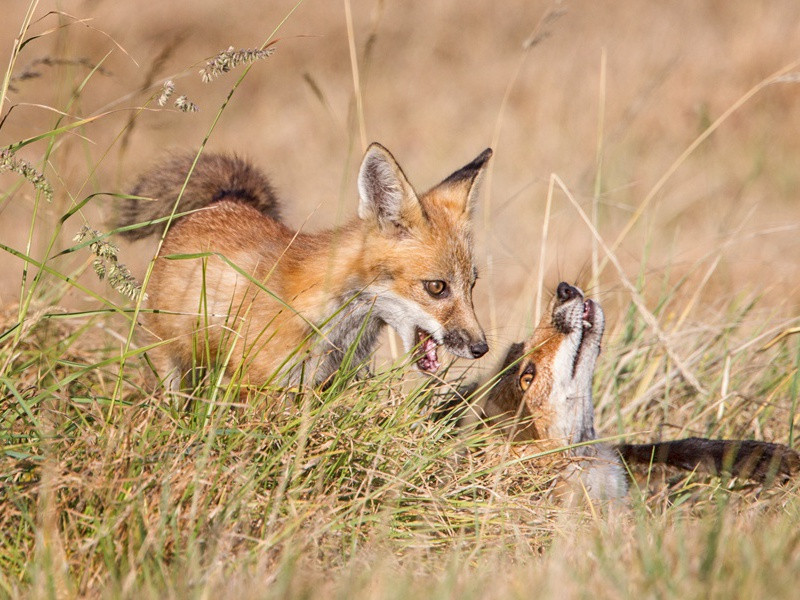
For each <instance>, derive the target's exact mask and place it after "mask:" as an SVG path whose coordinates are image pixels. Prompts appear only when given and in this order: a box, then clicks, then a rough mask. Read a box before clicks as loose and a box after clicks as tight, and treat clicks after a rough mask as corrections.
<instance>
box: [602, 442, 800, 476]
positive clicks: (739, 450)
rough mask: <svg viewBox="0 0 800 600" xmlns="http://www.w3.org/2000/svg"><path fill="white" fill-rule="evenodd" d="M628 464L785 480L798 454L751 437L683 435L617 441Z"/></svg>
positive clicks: (797, 464)
mask: <svg viewBox="0 0 800 600" xmlns="http://www.w3.org/2000/svg"><path fill="white" fill-rule="evenodd" d="M617 452H619V454H620V456H621V457H622V458H623V460H625V462H626V463H628V464H637V463H638V464H645V465H650V464H665V465H669V466H672V467H677V468H679V469H687V470H692V469H695V468H698V467H700V468H703V469H705V470H708V471H711V472H712V473H717V474H718V473H728V474H730V475H734V476H736V477H743V478H747V479H752V480H755V481H773V480H777V481H786V480H788V479H789V478H791V477H792V476H793V475H794V474H795V473H796V472H797V471H798V469H800V454H798V453H797V452H795V451H794V450H792V449H791V448H789V447H788V446H784V445H783V444H771V443H769V442H759V441H755V440H709V439H705V438H694V437H693V438H686V439H683V440H673V441H669V442H659V443H654V444H620V445H619V446H617Z"/></svg>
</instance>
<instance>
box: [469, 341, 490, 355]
mask: <svg viewBox="0 0 800 600" xmlns="http://www.w3.org/2000/svg"><path fill="white" fill-rule="evenodd" d="M469 351H470V352H471V353H472V356H473V358H480V357H481V356H483V355H484V354H486V353H487V352H488V351H489V344H487V343H486V342H478V343H476V344H470V346H469Z"/></svg>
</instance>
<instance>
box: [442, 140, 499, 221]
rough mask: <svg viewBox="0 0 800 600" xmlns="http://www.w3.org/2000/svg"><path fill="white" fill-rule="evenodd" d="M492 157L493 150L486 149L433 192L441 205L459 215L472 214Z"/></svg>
mask: <svg viewBox="0 0 800 600" xmlns="http://www.w3.org/2000/svg"><path fill="white" fill-rule="evenodd" d="M491 157H492V149H491V148H486V150H484V151H483V152H481V153H480V154H479V155H478V156H477V157H476V158H475V159H474V160H473V161H472V162H470V163H469V164H466V165H464V166H463V167H461V168H460V169H459V170H458V171H456V172H455V173H453V174H452V175H450V176H449V177H448V178H447V179H445V180H444V181H442V182H441V183H440V184H439V185H437V186H436V187H435V188H434V189H433V190H431V192H435V193H436V196H437V197H438V198H439V202H440V203H444V204H446V205H447V206H448V207H449V208H450V209H452V210H454V211H456V212H457V213H459V214H461V213H465V212H466V213H470V214H471V213H472V211H473V209H474V207H475V201H476V199H477V197H478V192H479V191H480V182H481V179H482V176H483V173H484V171H485V170H486V164H487V163H488V162H489V159H490V158H491Z"/></svg>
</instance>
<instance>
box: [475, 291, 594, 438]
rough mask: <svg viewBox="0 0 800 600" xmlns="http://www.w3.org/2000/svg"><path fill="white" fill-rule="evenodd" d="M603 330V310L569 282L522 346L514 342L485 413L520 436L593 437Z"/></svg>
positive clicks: (557, 292)
mask: <svg viewBox="0 0 800 600" xmlns="http://www.w3.org/2000/svg"><path fill="white" fill-rule="evenodd" d="M604 328H605V316H604V315H603V309H602V308H600V305H599V304H598V303H597V302H595V301H594V300H586V299H584V295H583V292H582V291H581V290H580V289H579V288H577V287H574V286H571V285H569V284H567V283H564V282H562V283H560V284H559V285H558V288H557V289H556V294H555V296H554V297H553V300H552V302H551V305H550V307H549V309H548V312H547V313H546V314H545V315H544V316H543V317H542V319H541V321H540V322H539V325H538V326H537V327H536V330H535V331H534V332H533V334H532V335H531V337H530V338H529V339H528V340H527V341H526V342H525V343H524V344H515V345H514V346H512V349H511V350H510V352H509V354H508V356H507V357H506V360H505V363H504V365H505V374H504V375H503V376H502V378H501V380H500V381H499V382H498V385H497V386H496V388H495V390H496V391H493V393H492V394H490V396H489V400H488V402H487V405H486V407H485V412H486V416H488V417H490V418H492V419H496V420H501V421H506V423H508V421H509V419H511V418H512V417H515V418H518V419H521V421H522V423H520V424H519V425H518V426H517V427H513V428H509V427H508V426H507V428H509V429H512V430H513V431H514V432H515V437H517V438H519V439H551V440H558V441H559V442H561V443H577V442H581V441H586V440H589V439H594V438H595V437H596V435H595V431H594V407H593V405H592V379H593V375H594V368H595V364H596V362H597V356H598V355H599V354H600V343H601V340H602V337H603V330H604Z"/></svg>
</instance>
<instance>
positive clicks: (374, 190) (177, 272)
mask: <svg viewBox="0 0 800 600" xmlns="http://www.w3.org/2000/svg"><path fill="white" fill-rule="evenodd" d="M491 155H492V151H491V149H486V150H484V151H483V152H482V153H481V154H480V155H479V156H478V157H477V158H476V159H475V160H473V161H472V162H470V163H469V164H467V165H466V166H464V167H462V168H461V169H459V170H457V171H455V172H454V173H453V174H451V175H450V176H449V177H447V178H446V179H444V181H442V182H441V183H439V184H438V185H436V186H435V187H433V188H432V189H431V190H429V191H427V192H426V193H424V194H417V193H416V192H415V191H414V188H413V187H412V186H411V184H410V183H409V182H408V179H407V178H406V176H405V174H404V173H403V171H402V169H401V168H400V166H399V165H398V164H397V162H396V161H395V159H394V158H393V157H392V155H391V154H390V153H389V151H388V150H386V149H385V148H384V147H382V146H381V145H379V144H372V145H371V146H370V147H369V149H368V150H367V152H366V154H365V156H364V159H363V161H362V164H361V167H360V171H359V174H358V192H359V197H360V199H359V205H358V218H357V219H354V220H353V221H352V222H350V223H348V224H346V225H344V226H343V227H340V228H338V229H334V230H329V231H323V232H321V233H316V234H307V233H302V232H296V231H292V230H291V229H290V228H289V227H287V226H286V225H285V224H284V223H283V222H281V220H280V218H279V213H278V203H277V200H276V198H275V194H274V193H273V191H272V188H271V187H270V185H269V183H268V181H267V179H266V178H265V176H264V175H263V174H261V173H260V172H259V171H257V170H256V169H255V168H253V167H252V166H251V165H249V164H248V163H246V162H244V161H242V160H240V159H238V158H235V157H232V156H225V155H216V154H203V155H201V157H200V158H199V160H198V162H197V163H196V165H195V168H194V170H193V172H192V174H191V176H190V177H189V178H188V182H187V183H186V186H185V190H183V194H182V196H181V199H180V202H179V203H178V204H177V206H176V201H177V199H178V197H179V195H180V194H181V190H182V189H183V187H184V182H185V181H186V180H187V176H188V174H189V171H190V168H191V166H192V163H193V160H194V156H183V157H179V158H175V159H172V160H170V161H168V162H167V163H166V164H163V165H161V166H159V167H158V168H156V169H155V170H153V171H151V172H149V173H146V174H145V175H143V176H142V177H141V178H140V180H139V183H138V184H137V186H136V187H135V188H134V190H133V195H135V196H138V197H145V198H148V197H149V198H153V199H154V200H146V199H129V200H126V201H125V204H124V206H123V208H122V211H121V214H120V215H119V217H118V225H119V226H127V225H133V224H137V223H148V224H147V225H144V226H141V227H138V228H135V229H129V230H128V231H127V232H126V235H128V236H129V237H131V238H134V239H135V238H140V237H145V236H147V235H152V234H156V233H161V232H163V228H164V225H163V218H164V217H167V216H169V215H170V214H172V213H173V212H180V213H186V212H189V214H187V215H185V216H182V217H181V218H179V219H177V220H176V221H175V223H174V224H173V225H172V226H171V227H170V228H169V229H168V231H167V233H166V237H165V239H164V242H163V245H162V248H161V250H160V253H159V256H158V258H157V259H156V261H155V264H154V267H153V271H152V275H151V278H150V281H149V283H148V285H147V290H146V292H147V294H148V296H149V298H148V300H147V301H146V309H147V310H145V311H144V312H143V316H142V318H143V321H144V325H145V327H146V329H147V330H149V332H150V333H151V334H152V335H153V336H155V339H156V340H160V341H162V342H163V343H162V344H159V345H157V346H156V347H155V348H154V349H153V351H152V358H153V362H154V364H155V366H156V368H157V370H158V371H159V372H160V373H161V375H162V376H163V377H165V381H166V383H167V386H168V387H169V388H171V389H173V390H174V389H177V388H178V387H179V386H180V384H181V381H182V377H183V376H185V374H186V373H187V372H188V371H189V370H190V369H192V368H193V367H194V366H196V365H200V364H203V365H209V364H214V361H220V362H224V364H225V370H226V374H227V375H228V376H233V375H234V374H237V375H238V377H239V378H240V381H242V382H243V383H245V384H252V385H263V384H264V383H267V382H276V383H280V384H283V385H296V384H298V383H300V382H305V383H311V384H314V385H316V384H321V383H324V382H325V381H326V380H328V379H329V378H330V377H331V375H332V374H333V373H334V372H335V371H336V370H337V369H338V368H339V366H340V365H341V363H342V361H343V360H344V359H345V357H346V356H348V357H349V358H350V362H351V364H353V365H355V366H358V365H361V364H362V363H363V362H364V361H365V360H366V359H367V357H368V356H369V354H370V353H371V352H372V350H373V348H374V346H375V345H376V342H377V338H378V334H379V332H380V331H381V330H382V328H383V326H384V325H386V324H388V325H389V326H390V327H392V328H393V329H394V330H395V331H396V332H397V334H398V335H399V337H400V339H401V340H402V343H403V346H404V348H405V350H406V352H412V351H413V352H415V354H414V355H413V357H414V358H415V359H416V360H415V363H416V366H417V367H418V368H419V369H420V370H421V371H423V372H426V373H433V372H435V371H436V370H437V369H438V368H439V366H440V359H439V356H438V348H439V346H443V347H444V348H446V349H447V350H448V351H449V352H451V353H452V354H454V355H456V356H461V357H464V358H469V359H476V358H479V357H481V356H483V355H484V354H486V352H487V351H488V349H489V347H488V345H487V343H486V337H485V335H484V332H483V330H482V329H481V326H480V324H479V323H478V320H477V318H476V316H475V312H474V308H473V305H472V289H473V287H474V285H475V280H476V278H477V270H476V268H475V261H474V259H473V249H472V232H471V226H470V216H471V210H472V207H473V205H474V203H475V198H476V196H477V190H478V182H479V179H480V176H481V174H482V172H483V170H484V168H485V166H486V164H487V162H488V160H489V158H490V157H491ZM159 218H160V219H161V221H160V222H158V219H159ZM152 221H157V222H156V223H152Z"/></svg>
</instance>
